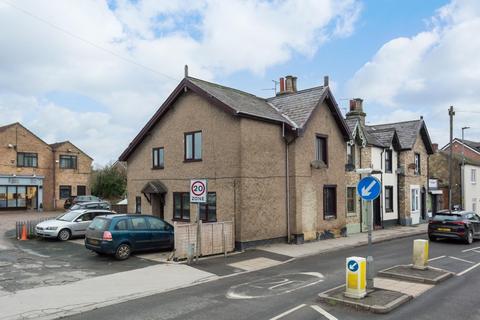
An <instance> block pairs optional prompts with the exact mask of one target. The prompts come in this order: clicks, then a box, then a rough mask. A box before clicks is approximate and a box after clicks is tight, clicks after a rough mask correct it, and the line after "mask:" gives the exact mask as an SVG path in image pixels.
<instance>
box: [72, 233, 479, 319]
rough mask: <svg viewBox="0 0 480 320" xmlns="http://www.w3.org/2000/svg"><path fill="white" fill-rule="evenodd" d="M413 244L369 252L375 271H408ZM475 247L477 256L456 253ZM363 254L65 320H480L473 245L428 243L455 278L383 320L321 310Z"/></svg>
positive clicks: (341, 254)
mask: <svg viewBox="0 0 480 320" xmlns="http://www.w3.org/2000/svg"><path fill="white" fill-rule="evenodd" d="M415 238H419V237H410V238H403V239H398V240H392V241H387V242H383V243H378V244H375V245H374V250H373V254H374V257H375V267H376V270H381V269H384V268H387V267H391V266H394V265H397V264H408V263H410V261H411V251H412V245H413V239H415ZM477 247H478V250H477V251H478V252H476V251H474V250H471V251H468V252H462V250H467V249H473V248H477ZM366 251H367V248H366V246H362V247H358V248H351V249H345V250H339V251H336V252H331V253H326V254H320V255H316V256H311V257H306V258H301V259H297V260H294V261H292V262H288V263H285V264H282V265H279V266H276V267H272V268H269V269H264V270H260V271H255V272H250V273H242V274H238V275H235V276H228V277H225V278H222V279H220V280H216V281H212V282H208V283H204V284H199V285H196V286H192V287H187V288H183V289H178V290H175V291H170V292H166V293H162V294H157V295H153V296H150V297H146V298H141V299H137V300H132V301H129V302H124V303H121V304H117V305H111V306H108V307H105V308H100V309H96V310H93V311H90V312H86V313H83V314H78V315H75V316H72V317H68V318H67V319H142V320H144V319H205V320H207V319H282V320H283V319H330V320H334V319H372V318H380V319H480V303H479V301H480V298H479V290H478V287H479V285H480V280H479V279H480V277H479V276H480V271H479V270H480V267H479V268H475V266H476V265H477V263H480V241H477V242H474V244H473V245H470V246H467V245H464V244H462V243H456V242H447V241H442V242H436V243H431V245H430V257H431V258H438V257H441V256H445V257H443V258H440V259H437V260H435V261H432V263H431V265H433V266H438V267H444V268H445V269H447V270H449V271H454V272H457V273H459V275H457V276H455V277H453V278H451V279H449V280H447V281H446V282H444V283H442V284H439V285H438V286H436V287H434V288H433V289H431V290H430V291H427V292H426V293H424V294H423V295H421V296H420V297H418V298H417V299H415V300H413V301H411V302H409V303H407V304H405V305H403V306H401V307H400V308H398V309H396V310H394V311H393V312H391V313H390V314H387V315H373V314H371V313H368V312H363V311H356V310H353V309H350V308H347V307H341V306H338V305H337V306H330V305H325V304H322V303H321V302H320V301H319V300H318V298H317V296H318V293H320V292H323V291H325V290H327V289H330V288H333V287H336V286H338V285H340V284H343V282H344V279H345V273H344V263H345V258H346V257H349V256H365V255H366ZM451 257H455V258H456V259H454V258H451ZM458 259H461V260H464V261H461V260H458ZM466 261H468V262H466ZM472 267H474V268H473V269H471V270H470V271H466V270H468V269H469V268H472ZM465 271H466V272H465ZM462 272H465V273H463V274H461V275H460V273H462ZM92 289H94V288H92Z"/></svg>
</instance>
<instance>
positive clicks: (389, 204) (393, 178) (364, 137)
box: [346, 99, 433, 233]
mask: <svg viewBox="0 0 480 320" xmlns="http://www.w3.org/2000/svg"><path fill="white" fill-rule="evenodd" d="M365 117H366V113H365V112H364V111H363V101H362V100H361V99H354V100H351V101H350V111H349V112H348V113H347V115H346V122H347V124H348V126H349V128H350V130H351V132H352V138H353V139H352V141H350V142H349V143H348V144H347V163H348V164H347V174H346V176H347V217H348V224H347V229H348V232H349V233H356V232H361V231H366V229H367V225H366V222H367V219H366V214H367V213H366V210H362V209H364V208H362V203H361V201H360V199H359V197H358V196H357V195H356V190H355V186H356V185H357V183H358V181H359V180H360V179H361V178H362V177H361V176H360V175H359V174H357V173H355V171H354V170H355V169H356V168H372V169H374V170H375V171H380V172H381V174H375V175H373V176H375V177H376V178H378V179H379V180H380V181H381V182H382V185H383V190H382V193H381V195H380V196H379V197H378V198H377V199H376V200H375V201H373V223H374V227H375V228H385V227H389V226H392V225H396V224H402V225H410V224H418V223H420V222H421V221H425V220H426V218H427V213H426V212H427V193H428V192H427V190H428V157H429V155H430V154H432V153H433V147H432V144H431V141H430V137H429V134H428V131H427V127H426V125H425V122H424V121H423V119H420V120H414V121H406V122H398V123H389V124H380V125H366V124H365Z"/></svg>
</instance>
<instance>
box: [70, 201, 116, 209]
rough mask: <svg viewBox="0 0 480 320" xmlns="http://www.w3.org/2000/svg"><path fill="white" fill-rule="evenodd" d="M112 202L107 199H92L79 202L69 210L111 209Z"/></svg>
mask: <svg viewBox="0 0 480 320" xmlns="http://www.w3.org/2000/svg"><path fill="white" fill-rule="evenodd" d="M110 207H111V206H110V203H108V202H106V201H92V202H77V203H75V204H74V205H72V206H71V207H70V209H69V210H83V209H85V210H90V209H104V210H110Z"/></svg>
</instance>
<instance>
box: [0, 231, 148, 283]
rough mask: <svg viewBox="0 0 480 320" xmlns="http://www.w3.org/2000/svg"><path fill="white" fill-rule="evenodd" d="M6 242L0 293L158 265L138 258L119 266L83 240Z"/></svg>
mask: <svg viewBox="0 0 480 320" xmlns="http://www.w3.org/2000/svg"><path fill="white" fill-rule="evenodd" d="M7 239H8V240H9V241H10V245H9V249H7V250H0V289H1V290H4V291H9V292H15V291H19V290H25V289H31V288H36V287H43V286H48V285H61V284H66V283H70V282H74V281H78V280H82V279H86V278H91V277H97V276H102V275H107V274H112V273H117V272H122V271H129V270H133V269H138V268H144V267H148V266H151V265H154V264H157V263H156V262H152V261H148V260H144V259H139V258H136V257H131V258H130V259H128V260H127V261H122V263H118V261H116V260H115V259H114V258H113V257H109V256H100V255H98V254H96V253H94V252H91V251H89V250H87V249H86V248H85V246H84V245H83V244H82V242H83V239H80V240H77V242H74V241H66V242H61V241H58V240H42V239H38V240H28V241H18V240H16V239H12V238H7ZM78 242H80V243H78ZM123 262H125V263H123Z"/></svg>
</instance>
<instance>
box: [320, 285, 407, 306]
mask: <svg viewBox="0 0 480 320" xmlns="http://www.w3.org/2000/svg"><path fill="white" fill-rule="evenodd" d="M344 292H345V285H342V286H339V287H336V288H333V289H330V290H328V291H325V292H322V293H320V294H319V298H320V300H321V301H323V302H326V303H328V304H331V305H335V304H342V305H346V306H349V307H353V308H355V309H360V310H366V311H371V312H373V313H388V312H390V311H392V310H394V309H395V308H398V307H399V306H401V305H402V304H404V303H406V302H408V301H410V300H411V299H413V297H412V296H411V295H408V294H405V293H402V292H397V291H392V290H385V289H379V288H374V289H372V290H369V291H368V293H367V296H366V297H365V298H362V299H354V298H349V297H346V296H345V295H344Z"/></svg>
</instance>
